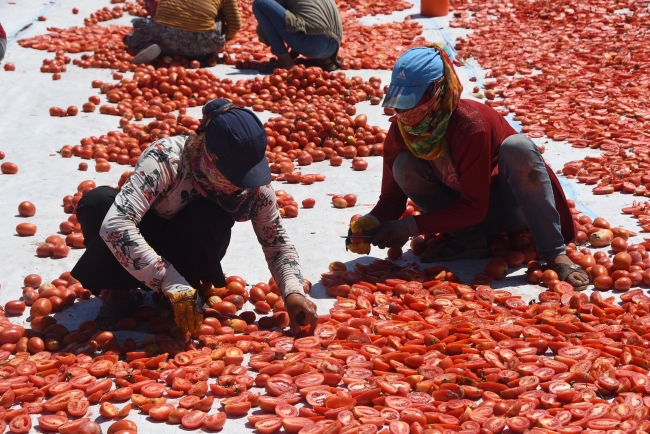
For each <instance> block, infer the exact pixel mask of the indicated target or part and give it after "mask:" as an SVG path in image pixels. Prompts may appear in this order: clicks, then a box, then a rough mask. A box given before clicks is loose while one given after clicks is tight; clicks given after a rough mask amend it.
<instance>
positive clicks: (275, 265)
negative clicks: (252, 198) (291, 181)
mask: <svg viewBox="0 0 650 434" xmlns="http://www.w3.org/2000/svg"><path fill="white" fill-rule="evenodd" d="M259 194H260V197H259V202H258V208H257V212H256V213H255V215H254V216H253V218H252V219H251V221H252V223H253V229H254V230H255V234H256V235H257V240H258V241H259V243H260V245H261V246H262V250H263V251H264V256H265V257H266V262H267V264H268V265H269V270H270V271H271V275H272V276H273V279H275V282H276V284H277V285H278V287H279V288H280V292H281V293H282V296H283V298H286V297H287V296H289V295H290V294H295V293H298V294H302V295H304V294H305V291H304V289H303V277H302V270H301V268H300V259H299V258H298V252H296V248H295V247H294V245H293V244H292V243H291V240H290V239H289V236H288V235H287V232H286V230H285V229H284V227H283V226H282V218H281V217H280V212H279V211H278V207H277V205H276V200H275V192H274V191H273V188H271V187H270V186H264V187H261V188H260V190H259Z"/></svg>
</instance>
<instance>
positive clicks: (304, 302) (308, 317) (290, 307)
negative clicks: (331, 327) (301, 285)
mask: <svg viewBox="0 0 650 434" xmlns="http://www.w3.org/2000/svg"><path fill="white" fill-rule="evenodd" d="M284 306H285V307H286V309H287V313H288V314H289V319H290V320H291V328H292V329H293V330H294V331H298V330H299V329H300V327H301V326H304V325H307V324H309V326H310V327H309V334H312V333H314V329H315V328H316V325H317V324H318V314H317V313H316V305H315V304H314V303H313V302H312V301H310V300H308V299H307V297H305V296H304V295H302V294H297V293H295V294H289V296H288V297H287V298H286V300H285V301H284ZM301 317H302V318H301ZM299 319H300V320H303V321H300V322H299V321H298V320H299Z"/></svg>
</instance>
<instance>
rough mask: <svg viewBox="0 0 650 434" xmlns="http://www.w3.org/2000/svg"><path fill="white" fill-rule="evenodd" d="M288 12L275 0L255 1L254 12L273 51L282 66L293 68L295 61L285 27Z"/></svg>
mask: <svg viewBox="0 0 650 434" xmlns="http://www.w3.org/2000/svg"><path fill="white" fill-rule="evenodd" d="M286 12H287V10H286V9H285V8H283V7H282V6H281V5H280V4H279V3H278V2H276V1H275V0H255V1H254V2H253V14H254V15H255V18H257V22H258V23H259V26H260V29H261V30H262V32H263V33H264V36H265V37H266V40H267V41H268V43H269V46H270V47H271V52H272V53H273V54H275V55H276V56H277V57H278V61H279V64H280V66H281V67H282V68H291V67H292V66H294V65H295V63H294V62H293V59H292V58H291V55H289V50H288V49H287V46H286V45H285V38H286V37H287V34H288V32H287V31H285V29H284V16H285V14H286Z"/></svg>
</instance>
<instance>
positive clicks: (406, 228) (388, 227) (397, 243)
mask: <svg viewBox="0 0 650 434" xmlns="http://www.w3.org/2000/svg"><path fill="white" fill-rule="evenodd" d="M419 233H420V230H419V228H418V224H417V223H416V222H415V218H413V217H407V218H405V219H402V220H389V221H386V222H383V223H382V224H380V225H379V229H378V231H377V233H376V234H375V236H373V237H372V240H371V242H372V244H373V245H375V246H377V247H379V248H380V249H385V248H386V247H402V246H403V245H404V244H406V242H407V241H408V240H409V238H411V237H417V236H418V235H419Z"/></svg>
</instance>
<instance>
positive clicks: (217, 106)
mask: <svg viewBox="0 0 650 434" xmlns="http://www.w3.org/2000/svg"><path fill="white" fill-rule="evenodd" d="M265 151H266V133H265V131H264V127H263V125H262V123H261V122H260V120H259V119H258V118H257V117H256V116H255V115H254V114H253V113H252V112H250V111H248V110H246V109H239V108H236V107H235V106H234V105H233V104H231V103H230V102H228V101H227V100H225V99H217V100H214V101H211V102H209V103H208V104H206V105H205V106H204V108H203V121H202V124H201V127H200V128H199V130H198V131H197V134H196V135H193V136H190V137H184V136H176V137H169V138H165V139H162V140H158V141H156V142H153V143H152V144H151V146H149V147H148V148H147V149H146V150H145V151H144V152H143V153H142V155H141V156H140V158H139V160H138V163H137V165H136V166H135V171H134V173H133V175H132V176H131V177H130V178H128V180H127V181H126V182H125V184H124V185H123V187H122V189H121V190H120V191H118V190H116V189H114V188H111V187H106V186H104V187H98V188H95V189H94V190H92V191H90V192H89V193H87V194H86V195H85V196H84V197H83V198H82V199H81V200H80V201H79V204H78V206H77V219H78V220H79V223H80V224H81V231H82V233H83V235H84V242H85V244H86V251H85V252H84V254H83V255H82V256H81V258H80V259H79V262H77V264H76V265H75V267H74V268H73V269H72V271H71V275H72V277H73V278H74V280H71V282H72V283H75V281H79V282H81V284H82V285H83V287H84V288H87V289H89V290H90V291H91V292H92V293H93V294H95V295H98V294H99V293H100V291H101V290H102V289H106V290H108V293H109V295H108V297H107V299H106V300H105V302H104V305H103V306H102V307H101V309H100V311H99V315H98V316H97V318H96V321H97V323H98V324H97V325H98V327H99V328H101V329H108V328H110V327H111V326H113V325H114V324H115V323H116V322H117V320H119V319H120V318H122V317H124V316H126V315H128V314H129V313H130V312H131V310H132V309H133V308H135V307H136V306H135V304H136V303H135V302H134V301H133V297H132V290H133V289H136V288H146V287H149V288H151V289H152V290H154V291H160V292H162V293H164V294H165V295H166V296H167V297H168V298H169V299H170V301H171V303H172V307H173V311H174V319H175V321H176V324H177V325H178V326H180V327H182V328H183V329H184V330H185V331H190V332H191V331H194V330H197V329H198V328H199V327H200V326H201V322H202V315H201V311H202V306H203V301H202V299H201V297H200V294H199V291H198V290H199V289H200V287H201V286H202V285H205V284H208V285H209V284H214V286H215V287H223V286H225V284H226V281H225V279H224V275H223V271H222V269H221V260H222V258H223V257H224V255H225V254H226V251H227V249H228V246H229V244H230V236H231V228H232V226H233V225H234V224H235V222H245V221H248V220H251V221H252V223H253V230H254V231H255V234H256V236H257V239H258V241H259V243H260V245H261V246H262V250H263V251H264V256H265V257H266V261H267V263H268V267H269V270H270V271H271V275H272V276H273V278H274V279H275V282H276V283H277V285H278V287H279V288H280V291H281V293H282V298H283V300H284V303H285V306H286V309H287V313H288V314H289V317H290V320H291V324H292V325H293V326H294V327H295V326H296V325H302V324H310V325H311V327H312V331H313V328H314V327H315V326H316V322H317V316H316V306H315V305H314V303H312V302H311V301H310V300H309V299H308V298H307V297H306V296H305V292H304V290H303V283H304V282H303V278H302V271H301V267H300V262H299V259H298V253H297V252H296V249H295V248H294V246H293V244H292V243H291V241H290V239H289V236H288V235H287V232H286V230H285V229H284V228H283V226H282V218H281V217H280V214H279V212H278V209H277V207H276V200H275V192H274V190H273V188H272V187H271V186H270V185H269V184H270V182H271V172H270V170H269V167H268V163H267V161H266V157H265ZM246 259H247V258H244V257H242V258H241V260H242V261H245V260H246Z"/></svg>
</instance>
